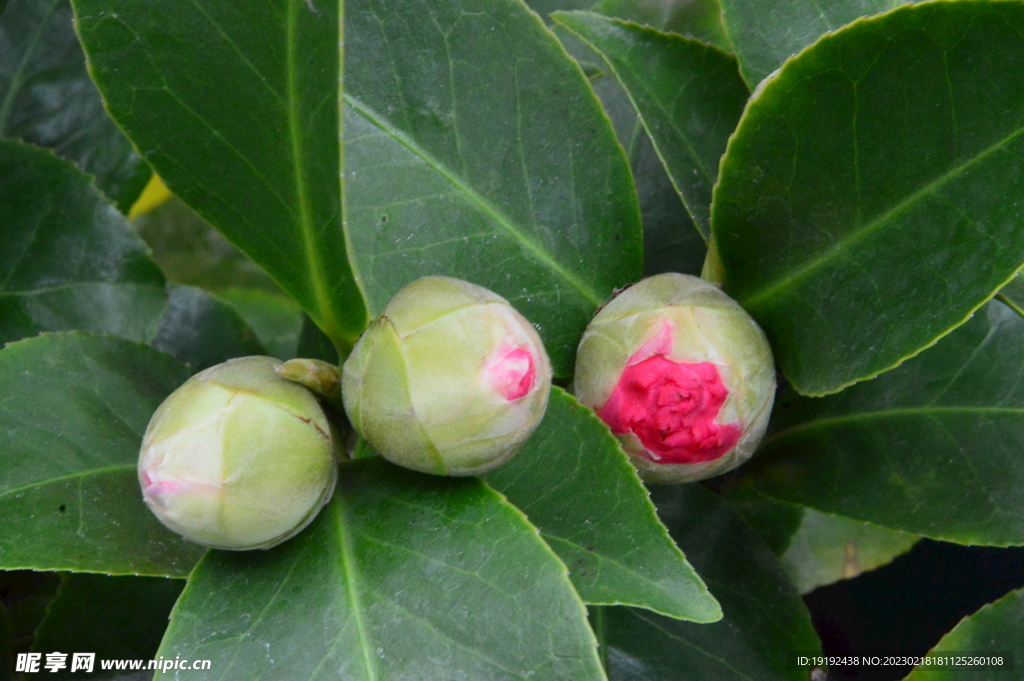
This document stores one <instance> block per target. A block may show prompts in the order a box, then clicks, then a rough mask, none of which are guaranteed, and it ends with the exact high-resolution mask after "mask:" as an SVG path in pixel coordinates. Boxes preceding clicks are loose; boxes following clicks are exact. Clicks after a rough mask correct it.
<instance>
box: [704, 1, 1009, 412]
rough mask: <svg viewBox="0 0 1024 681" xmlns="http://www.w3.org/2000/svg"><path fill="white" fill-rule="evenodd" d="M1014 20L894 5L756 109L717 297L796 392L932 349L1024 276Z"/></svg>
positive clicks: (721, 190)
mask: <svg viewBox="0 0 1024 681" xmlns="http://www.w3.org/2000/svg"><path fill="white" fill-rule="evenodd" d="M1021 65H1024V4H1021V3H1018V2H987V1H985V0H981V1H979V2H938V3H924V4H920V5H913V6H907V7H902V8H900V9H897V10H894V11H892V12H890V13H888V14H885V15H883V16H881V17H877V18H874V19H869V20H864V21H860V22H857V23H856V24H853V25H851V26H849V27H847V28H845V29H843V30H840V31H837V32H836V33H834V34H831V35H829V36H826V37H824V38H822V39H821V40H819V41H818V42H817V43H815V44H814V46H813V47H811V48H809V49H808V50H807V51H805V52H803V53H802V54H801V55H800V56H799V57H797V58H795V59H793V60H791V61H789V62H787V64H786V66H785V67H784V68H783V69H782V70H781V71H780V72H779V74H778V75H777V76H776V77H774V78H773V79H771V80H770V81H768V82H767V83H766V84H765V85H764V87H762V88H761V89H760V90H759V92H758V93H757V95H756V96H754V97H753V99H751V101H750V104H749V105H748V107H747V110H746V112H745V113H744V115H743V119H742V120H741V122H740V125H739V127H738V128H737V131H736V134H735V135H734V136H733V138H732V139H731V141H730V143H729V148H728V151H727V152H726V155H725V157H724V158H723V160H722V165H721V176H720V180H719V183H718V185H717V186H716V187H715V192H714V208H713V210H712V226H713V231H714V238H715V241H716V243H717V245H718V251H719V254H720V256H721V261H722V263H723V264H724V269H725V287H726V290H727V291H728V292H729V294H730V295H732V296H733V297H734V298H736V300H738V301H739V302H740V304H742V305H743V306H744V307H745V308H746V309H747V310H748V311H749V312H750V313H751V314H752V315H753V316H754V318H755V319H756V320H757V321H758V322H759V323H760V324H761V326H762V327H763V328H764V330H765V332H766V333H767V334H768V338H769V341H770V342H771V343H772V348H773V350H774V352H775V358H776V360H777V361H778V362H779V364H780V365H781V366H782V369H783V371H784V372H785V373H786V375H787V376H788V378H789V379H790V382H791V383H792V384H793V386H794V387H795V388H796V389H797V390H798V391H800V392H801V393H803V394H809V395H821V394H827V393H832V392H835V391H838V390H840V389H842V388H843V387H845V386H847V385H850V384H852V383H854V382H856V381H859V380H863V379H867V378H871V377H873V376H875V375H877V374H879V373H881V372H883V371H886V370H888V369H891V368H892V367H894V366H896V365H898V364H899V363H900V362H901V361H903V360H905V359H906V358H908V357H910V356H913V355H914V354H916V353H918V352H920V351H921V350H922V349H923V348H926V347H928V346H929V345H931V344H932V343H934V342H935V340H937V339H938V338H940V337H941V336H943V335H945V334H946V333H948V332H949V331H950V330H951V329H953V328H954V327H956V326H958V325H959V324H961V323H963V322H964V321H965V320H966V319H967V317H968V316H969V315H970V314H971V312H973V311H974V310H975V309H977V308H978V307H979V306H980V305H982V304H983V303H984V302H985V301H986V300H988V298H989V297H991V296H992V295H993V294H994V293H996V291H998V290H999V288H1000V287H1002V286H1003V284H1005V283H1006V282H1007V281H1008V280H1009V279H1010V278H1011V277H1013V275H1014V274H1015V273H1016V271H1017V268H1018V267H1020V265H1021V263H1022V262H1024V229H1021V224H1022V212H1021V207H1020V205H1019V204H1020V201H1021V200H1022V199H1024V160H1022V158H1024V156H1022V152H1024V135H1022V133H1024V85H1022V84H1021V82H1020V81H1019V79H1017V78H1016V77H1015V76H1014V75H1013V74H1014V73H1015V72H1016V70H1017V68H1018V66H1021Z"/></svg>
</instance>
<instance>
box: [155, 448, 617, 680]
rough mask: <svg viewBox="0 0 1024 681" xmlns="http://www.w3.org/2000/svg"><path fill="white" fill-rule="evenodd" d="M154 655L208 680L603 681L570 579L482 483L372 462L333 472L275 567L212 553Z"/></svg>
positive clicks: (267, 554)
mask: <svg viewBox="0 0 1024 681" xmlns="http://www.w3.org/2000/svg"><path fill="white" fill-rule="evenodd" d="M159 654H160V655H163V656H164V657H165V658H173V657H174V656H175V655H177V654H181V655H182V656H183V657H184V656H187V657H190V658H197V657H201V658H204V659H210V660H212V663H211V671H210V673H208V674H205V675H202V674H200V675H198V676H197V675H195V674H192V675H191V677H194V678H196V679H202V678H218V679H219V678H225V679H226V678H230V679H240V678H256V677H257V676H258V677H260V678H268V679H273V678H281V679H297V678H301V679H310V680H312V679H338V678H345V679H388V680H389V681H392V680H393V681H399V680H401V679H415V680H419V679H461V678H465V679H474V680H480V681H484V680H486V679H511V678H525V677H534V676H535V677H536V678H543V679H569V678H572V679H580V680H581V681H582V680H583V679H602V678H604V674H603V673H602V671H601V669H600V665H599V663H598V659H597V654H596V649H595V646H594V639H593V634H592V633H591V632H590V630H589V628H587V625H586V621H585V612H584V609H583V606H582V605H581V603H580V602H579V599H578V598H577V596H576V595H575V593H574V592H573V590H572V587H571V586H570V584H569V581H568V580H567V579H566V577H565V568H564V566H563V565H562V564H561V562H560V561H558V560H557V559H556V558H555V557H554V555H552V554H551V552H550V551H549V550H548V549H547V547H546V546H545V545H544V544H543V542H542V541H541V540H540V538H539V537H537V535H536V530H535V529H534V528H533V527H532V526H531V525H530V524H529V523H527V522H526V520H525V518H524V517H523V516H522V514H520V513H518V512H517V511H516V510H515V509H514V508H513V507H512V506H510V505H508V504H506V503H505V502H504V501H503V500H502V499H501V497H500V496H499V495H498V494H496V493H494V492H493V491H492V490H490V489H488V488H487V487H486V486H485V485H483V484H482V483H481V482H480V481H479V480H476V479H472V478H463V479H456V478H441V477H434V476H427V475H422V474H418V473H413V472H411V471H407V470H404V469H400V468H398V467H395V466H392V465H390V464H388V463H386V462H384V461H383V460H382V459H380V457H373V458H370V459H361V460H358V461H353V462H350V463H347V464H343V465H342V470H341V475H340V476H339V481H338V490H337V493H336V494H335V495H334V498H333V500H332V501H331V502H330V503H329V504H328V505H327V506H326V507H325V508H324V509H323V510H322V511H321V512H320V515H319V517H318V518H317V519H316V520H315V521H314V522H313V524H312V525H311V526H310V527H309V528H307V529H306V530H305V531H303V532H302V533H301V534H299V535H298V536H296V537H295V538H294V539H291V540H289V541H288V542H286V543H284V544H282V545H281V546H279V547H276V548H274V549H271V550H269V551H248V552H238V553H230V552H222V551H211V552H210V553H209V554H207V556H206V557H205V558H204V559H203V561H202V562H201V563H200V564H199V566H198V567H197V568H196V570H195V572H194V573H193V574H192V577H191V578H190V579H189V583H188V586H187V587H186V588H185V591H184V593H183V594H182V597H181V599H180V600H179V601H178V604H177V605H176V606H175V609H174V611H173V612H172V614H171V624H170V627H169V628H168V630H167V634H166V637H165V638H164V641H163V644H162V645H161V647H160V650H159Z"/></svg>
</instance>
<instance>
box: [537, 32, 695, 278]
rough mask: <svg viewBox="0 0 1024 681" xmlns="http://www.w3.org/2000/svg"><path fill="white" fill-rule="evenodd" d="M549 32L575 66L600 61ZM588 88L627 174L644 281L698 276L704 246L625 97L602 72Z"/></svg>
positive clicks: (568, 37) (578, 43)
mask: <svg viewBox="0 0 1024 681" xmlns="http://www.w3.org/2000/svg"><path fill="white" fill-rule="evenodd" d="M554 30H555V35H556V36H557V37H558V39H559V40H560V41H561V43H562V45H564V46H565V49H566V51H568V52H569V54H570V55H571V56H572V57H573V58H574V59H575V60H576V61H577V62H578V63H579V64H580V66H581V67H583V66H584V65H585V64H587V63H597V62H603V59H602V58H601V55H599V54H598V53H597V52H594V50H592V49H591V48H590V47H589V46H588V45H587V44H586V43H584V42H583V41H582V40H580V39H579V38H577V37H576V36H574V35H573V34H572V33H569V32H568V31H567V30H565V29H564V28H562V27H561V26H558V25H557V24H555V26H554ZM594 68H595V69H596V68H597V67H594ZM605 68H607V67H605ZM584 70H585V69H584ZM590 85H591V87H592V88H593V89H594V93H595V94H596V95H597V96H598V98H599V99H600V100H601V106H602V107H603V108H604V110H605V112H606V113H607V114H608V117H609V118H610V119H611V121H612V126H613V127H614V128H615V134H616V137H618V139H619V143H620V144H621V145H622V147H623V148H624V149H625V151H626V155H627V157H628V158H629V165H630V168H631V170H632V171H633V181H634V183H635V184H636V191H637V198H639V200H640V217H641V220H642V222H643V231H644V239H643V241H644V276H648V277H649V276H651V275H653V274H660V273H661V272H683V273H685V274H693V275H699V274H700V272H701V268H702V267H703V264H704V257H705V255H706V253H707V246H706V245H705V244H704V239H703V237H702V236H701V235H700V232H699V231H697V227H696V226H695V225H694V224H693V220H691V219H690V216H689V214H688V213H687V212H686V207H685V206H684V205H683V202H682V200H681V199H680V198H679V193H678V192H676V189H675V187H673V186H672V180H671V179H670V178H669V176H668V173H666V172H665V166H664V164H663V163H662V162H661V159H660V158H659V157H658V154H657V152H656V151H655V150H654V145H652V144H651V139H650V137H648V135H647V132H646V131H645V130H644V128H643V125H642V124H641V122H640V119H639V118H638V117H637V115H636V109H634V108H633V104H632V103H631V102H630V101H629V95H628V94H627V93H626V91H625V90H624V89H623V88H622V86H621V85H620V84H619V82H618V81H617V80H616V79H615V78H614V77H613V76H609V75H607V74H605V73H604V72H603V71H601V72H600V76H599V77H593V78H591V79H590Z"/></svg>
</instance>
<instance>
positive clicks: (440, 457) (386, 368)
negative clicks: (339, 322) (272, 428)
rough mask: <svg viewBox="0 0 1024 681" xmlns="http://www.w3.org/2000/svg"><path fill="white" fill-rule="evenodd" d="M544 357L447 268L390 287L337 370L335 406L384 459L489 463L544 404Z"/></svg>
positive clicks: (430, 466)
mask: <svg viewBox="0 0 1024 681" xmlns="http://www.w3.org/2000/svg"><path fill="white" fill-rule="evenodd" d="M550 387H551V363H550V361H549V360H548V356H547V353H546V352H545V350H544V345H543V343H542V342H541V340H540V336H538V335H537V332H536V331H535V330H534V328H533V326H531V325H530V323H529V322H528V321H527V320H526V319H525V318H524V317H523V316H522V315H521V314H519V313H518V312H516V310H515V309H514V308H513V307H512V306H511V305H509V303H508V301H507V300H505V299H504V298H502V297H501V296H499V295H497V294H496V293H493V292H491V291H489V290H487V289H485V288H483V287H480V286H476V285H474V284H470V283H469V282H466V281H462V280H460V279H452V278H449V277H423V278H422V279H417V280H416V281H414V282H412V283H411V284H408V285H407V286H405V287H404V288H403V289H402V290H400V291H399V292H398V293H396V294H395V296H394V297H393V298H392V299H391V301H390V302H389V303H388V304H387V307H385V308H384V311H383V313H382V314H381V316H380V317H378V318H377V319H376V320H375V321H374V322H373V323H372V324H370V327H369V328H368V329H367V330H366V332H365V333H364V334H363V336H362V337H361V338H360V339H359V342H358V343H356V346H355V348H354V349H353V351H352V354H351V355H349V358H348V360H347V361H346V362H345V366H344V368H343V372H342V398H343V400H344V402H345V412H346V413H347V414H348V417H349V420H350V421H351V422H352V425H353V427H354V428H355V429H356V431H357V432H358V433H359V434H360V435H361V436H362V437H363V438H364V439H365V440H366V441H367V442H368V443H369V444H370V446H371V447H373V449H374V450H376V451H377V452H378V453H379V454H381V455H382V456H383V457H385V458H386V459H388V460H390V461H392V462H394V463H397V464H399V465H401V466H405V467H406V468H411V469H413V470H418V471H422V472H424V473H433V474H435V475H478V474H481V473H485V472H487V471H489V470H492V469H494V468H497V467H498V466H500V465H501V464H503V463H505V462H506V461H507V460H508V459H509V458H511V457H512V455H513V454H515V452H516V450H517V449H519V447H520V445H522V444H523V442H525V441H526V439H527V438H528V437H529V436H530V435H531V434H532V433H533V431H534V429H535V428H536V427H537V425H538V424H539V423H540V420H541V418H542V417H543V416H544V411H545V409H546V408H547V401H548V393H549V391H550Z"/></svg>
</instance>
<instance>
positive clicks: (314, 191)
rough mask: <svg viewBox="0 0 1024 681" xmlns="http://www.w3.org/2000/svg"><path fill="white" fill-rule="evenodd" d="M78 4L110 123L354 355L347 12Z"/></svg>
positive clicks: (294, 1) (310, 7) (299, 4)
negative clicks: (345, 211)
mask: <svg viewBox="0 0 1024 681" xmlns="http://www.w3.org/2000/svg"><path fill="white" fill-rule="evenodd" d="M73 4H74V6H75V13H76V19H77V22H78V31H79V35H80V37H81V39H82V43H83V45H84V46H85V52H86V55H87V56H88V59H89V67H90V70H91V73H92V75H93V77H94V78H95V79H96V82H97V84H98V85H99V88H100V91H101V92H103V96H104V99H105V100H106V103H107V106H108V108H109V110H110V114H111V116H112V117H113V118H114V120H115V121H117V122H118V124H120V125H121V127H122V128H124V130H125V132H126V133H127V134H128V136H129V137H130V138H131V139H132V141H133V142H135V144H136V146H138V147H139V148H140V149H142V150H143V155H144V156H145V157H146V160H147V161H149V162H150V164H151V165H152V166H153V168H154V169H155V170H156V171H157V172H158V173H159V174H160V177H161V178H163V180H164V181H165V182H166V183H167V186H168V187H169V188H170V189H171V191H173V192H174V194H175V195H177V196H179V197H181V198H182V199H183V200H184V201H185V202H186V203H188V204H189V205H191V206H192V207H193V208H195V209H196V210H197V211H198V212H199V213H200V214H201V215H202V216H203V217H204V218H206V219H207V220H209V221H210V223H211V224H213V225H214V226H215V227H216V228H217V229H219V230H220V231H221V232H223V233H224V235H225V236H227V238H228V239H229V240H230V241H231V242H232V243H234V244H235V245H236V246H238V247H239V248H241V249H242V250H243V251H245V253H246V254H247V255H248V256H249V257H250V258H252V259H253V260H254V261H255V262H256V263H258V264H259V265H260V266H261V267H263V268H264V269H265V270H266V271H267V272H268V273H269V274H270V275H271V276H272V277H273V278H274V280H275V281H277V282H278V283H279V284H280V285H281V286H282V287H283V288H284V289H285V290H286V291H288V293H290V294H291V295H292V296H293V297H294V298H295V299H296V300H297V301H298V302H299V304H300V305H302V307H303V308H304V309H305V310H306V311H307V312H308V313H309V314H310V316H311V317H313V318H314V319H315V320H316V322H317V324H318V325H319V326H320V327H321V328H322V329H324V330H325V332H326V333H327V335H328V336H330V337H331V339H332V340H333V341H334V342H335V343H336V344H338V345H339V346H340V347H342V348H349V347H351V345H352V344H353V343H354V342H355V340H356V338H357V337H358V336H359V333H360V332H362V330H363V328H364V327H365V326H366V321H367V319H366V309H365V305H364V303H363V297H362V294H361V293H360V290H359V287H358V286H357V284H356V280H355V278H354V275H353V270H352V267H351V265H350V263H349V259H348V257H347V255H346V253H347V248H346V235H345V232H344V229H343V227H342V216H341V185H340V182H339V173H340V169H341V153H340V150H339V145H338V139H339V134H340V128H339V121H338V83H339V81H340V76H341V67H340V62H339V49H338V45H339V36H338V31H339V20H340V17H339V15H338V11H339V7H340V3H337V2H324V1H323V0H319V1H317V0H310V1H309V2H306V1H305V0H275V1H273V2H261V3H234V2H217V1H215V0H197V1H196V2H192V3H186V4H182V3H180V2H174V1H172V0H162V1H154V2H145V3H139V2H135V1H134V0H75V2H74V3H73Z"/></svg>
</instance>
